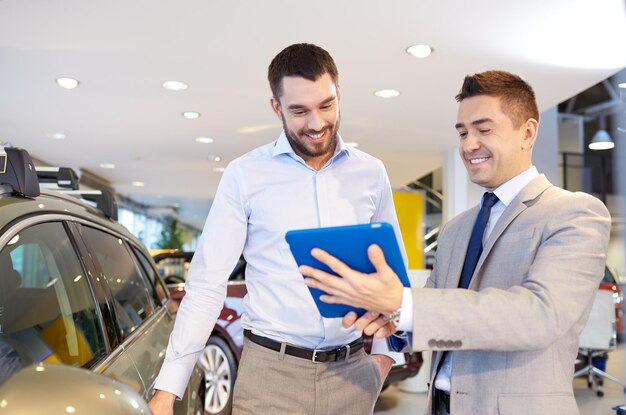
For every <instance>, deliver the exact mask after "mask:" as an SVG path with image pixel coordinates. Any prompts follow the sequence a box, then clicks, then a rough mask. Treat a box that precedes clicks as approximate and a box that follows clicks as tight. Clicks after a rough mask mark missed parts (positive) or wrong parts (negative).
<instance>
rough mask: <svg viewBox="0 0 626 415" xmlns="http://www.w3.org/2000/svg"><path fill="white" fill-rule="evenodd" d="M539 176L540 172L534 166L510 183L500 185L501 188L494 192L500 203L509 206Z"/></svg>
mask: <svg viewBox="0 0 626 415" xmlns="http://www.w3.org/2000/svg"><path fill="white" fill-rule="evenodd" d="M537 176H539V172H538V171H537V168H536V167H535V166H532V167H530V168H529V169H528V170H525V171H523V172H522V173H520V174H518V175H517V176H515V177H513V178H512V179H510V180H509V181H508V182H506V183H504V184H502V185H500V187H498V188H497V189H496V190H494V191H493V192H494V193H495V194H496V196H498V199H500V202H502V203H503V204H504V206H508V205H509V203H511V201H512V200H513V199H515V196H517V195H518V194H519V192H521V191H522V189H523V188H524V187H526V185H527V184H528V183H530V182H531V181H532V180H533V179H534V178H535V177H537Z"/></svg>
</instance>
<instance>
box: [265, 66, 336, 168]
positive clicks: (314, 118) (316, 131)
mask: <svg viewBox="0 0 626 415" xmlns="http://www.w3.org/2000/svg"><path fill="white" fill-rule="evenodd" d="M281 89H282V94H281V96H280V98H279V99H276V98H274V97H273V98H272V99H271V105H272V109H273V110H274V112H275V113H276V115H278V117H279V118H280V119H281V120H282V122H283V128H284V130H285V134H286V135H287V139H288V140H289V143H290V144H291V147H292V148H293V150H294V152H295V153H296V154H297V155H299V156H300V157H302V159H303V160H304V161H305V162H306V163H307V164H308V165H309V166H311V167H313V168H314V169H316V170H319V169H320V168H322V167H323V166H324V164H325V163H326V162H327V161H328V160H329V159H330V158H331V157H332V155H333V153H334V152H335V148H336V147H337V141H338V138H337V131H338V130H339V123H340V114H339V100H340V96H339V90H338V88H337V86H336V85H335V83H334V82H333V80H332V79H331V77H330V75H328V74H327V73H325V74H323V75H322V76H320V77H319V78H317V79H316V80H315V81H309V80H308V79H305V78H302V77H299V76H285V77H284V78H283V79H282V88H281Z"/></svg>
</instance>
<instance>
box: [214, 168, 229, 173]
mask: <svg viewBox="0 0 626 415" xmlns="http://www.w3.org/2000/svg"><path fill="white" fill-rule="evenodd" d="M224 170H226V169H225V168H224V167H213V171H214V172H215V173H223V172H224Z"/></svg>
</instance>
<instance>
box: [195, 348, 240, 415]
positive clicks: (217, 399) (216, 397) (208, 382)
mask: <svg viewBox="0 0 626 415" xmlns="http://www.w3.org/2000/svg"><path fill="white" fill-rule="evenodd" d="M198 364H199V365H200V367H201V368H202V370H203V372H204V384H205V392H204V393H205V398H204V410H205V411H206V412H208V413H210V414H217V413H219V412H220V411H222V410H223V409H224V407H225V406H226V404H227V403H228V398H229V397H230V394H231V393H232V390H231V377H232V373H231V371H230V365H229V363H228V359H227V358H226V354H224V351H223V350H222V349H221V348H220V347H219V346H216V345H214V344H209V345H207V346H206V347H205V348H204V350H203V351H202V354H201V355H200V359H199V360H198Z"/></svg>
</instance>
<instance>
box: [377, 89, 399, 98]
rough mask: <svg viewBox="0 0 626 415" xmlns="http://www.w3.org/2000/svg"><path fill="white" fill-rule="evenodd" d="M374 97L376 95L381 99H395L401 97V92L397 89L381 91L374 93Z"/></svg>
mask: <svg viewBox="0 0 626 415" xmlns="http://www.w3.org/2000/svg"><path fill="white" fill-rule="evenodd" d="M374 95H376V96H377V97H379V98H395V97H397V96H398V95H400V91H398V90H396V89H381V90H379V91H376V92H374Z"/></svg>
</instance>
